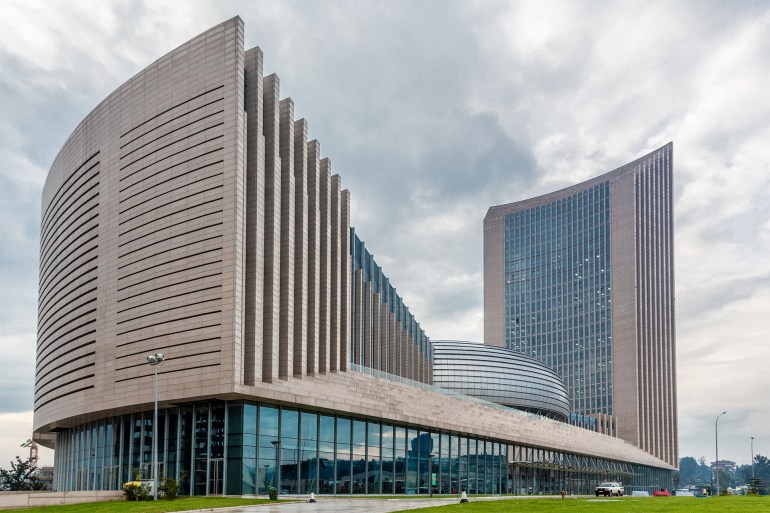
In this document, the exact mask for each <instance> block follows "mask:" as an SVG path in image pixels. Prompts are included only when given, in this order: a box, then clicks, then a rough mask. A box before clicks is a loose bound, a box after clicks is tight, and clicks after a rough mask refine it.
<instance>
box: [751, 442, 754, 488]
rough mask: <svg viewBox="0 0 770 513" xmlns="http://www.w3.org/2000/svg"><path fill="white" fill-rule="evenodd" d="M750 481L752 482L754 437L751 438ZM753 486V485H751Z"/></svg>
mask: <svg viewBox="0 0 770 513" xmlns="http://www.w3.org/2000/svg"><path fill="white" fill-rule="evenodd" d="M751 479H752V481H753V480H754V437H753V436H752V437H751ZM752 484H753V483H752Z"/></svg>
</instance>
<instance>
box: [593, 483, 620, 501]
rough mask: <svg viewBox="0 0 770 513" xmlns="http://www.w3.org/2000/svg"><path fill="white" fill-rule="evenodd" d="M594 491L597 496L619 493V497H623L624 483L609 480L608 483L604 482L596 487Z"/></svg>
mask: <svg viewBox="0 0 770 513" xmlns="http://www.w3.org/2000/svg"><path fill="white" fill-rule="evenodd" d="M594 493H595V494H596V496H597V497H598V496H600V495H604V496H605V497H608V496H610V495H617V496H618V497H622V496H623V485H622V484H620V483H616V482H614V481H607V482H606V483H602V484H600V485H599V486H597V487H596V488H594Z"/></svg>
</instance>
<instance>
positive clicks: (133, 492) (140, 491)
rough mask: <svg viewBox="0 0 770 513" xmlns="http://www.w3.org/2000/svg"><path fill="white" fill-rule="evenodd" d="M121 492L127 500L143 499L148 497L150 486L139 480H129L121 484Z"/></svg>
mask: <svg viewBox="0 0 770 513" xmlns="http://www.w3.org/2000/svg"><path fill="white" fill-rule="evenodd" d="M123 493H125V494H126V500H127V501H144V500H147V499H148V498H149V497H150V487H149V486H145V485H143V484H142V483H140V482H139V481H129V482H128V483H124V484H123Z"/></svg>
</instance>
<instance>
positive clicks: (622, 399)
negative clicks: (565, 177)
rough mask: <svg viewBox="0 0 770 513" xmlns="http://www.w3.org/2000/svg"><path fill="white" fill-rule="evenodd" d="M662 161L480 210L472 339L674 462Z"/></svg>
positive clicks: (667, 188)
mask: <svg viewBox="0 0 770 513" xmlns="http://www.w3.org/2000/svg"><path fill="white" fill-rule="evenodd" d="M672 155H673V146H672V144H671V143H669V144H667V145H665V146H663V147H662V148H660V149H658V150H655V151H654V152H652V153H650V154H649V155H646V156H644V157H642V158H640V159H638V160H636V161H634V162H631V163H629V164H626V165H625V166H622V167H620V168H618V169H616V170H614V171H611V172H609V173H606V174H604V175H601V176H598V177H596V178H593V179H590V180H588V181H586V182H583V183H581V184H577V185H574V186H572V187H568V188H566V189H563V190H560V191H556V192H553V193H550V194H546V195H543V196H539V197H536V198H531V199H526V200H523V201H517V202H514V203H509V204H507V205H500V206H495V207H492V208H490V209H489V212H488V213H487V215H486V217H485V219H484V339H485V343H487V344H492V345H496V346H501V347H507V348H510V349H514V350H518V351H521V352H523V353H525V354H528V355H530V356H533V357H535V358H537V359H539V360H540V361H541V362H543V363H545V364H547V365H548V366H550V367H551V368H553V369H554V370H556V371H557V372H558V373H559V374H560V375H561V377H562V378H563V379H564V381H565V383H566V384H567V386H568V388H569V390H570V393H571V396H572V410H573V414H574V417H575V418H577V419H582V421H581V422H582V423H585V421H586V420H589V421H590V422H591V423H593V426H594V427H595V429H596V430H598V431H601V432H604V433H607V434H612V435H615V436H618V437H620V438H623V439H625V440H627V441H629V442H632V443H634V444H636V445H638V446H639V447H640V448H642V449H644V450H645V451H647V452H649V453H651V454H653V455H655V456H657V457H659V458H661V459H663V460H665V461H667V462H669V463H670V464H672V465H676V462H677V458H678V448H677V410H676V352H675V338H676V337H675V329H674V326H675V323H674V244H673V201H672ZM579 423H580V422H579Z"/></svg>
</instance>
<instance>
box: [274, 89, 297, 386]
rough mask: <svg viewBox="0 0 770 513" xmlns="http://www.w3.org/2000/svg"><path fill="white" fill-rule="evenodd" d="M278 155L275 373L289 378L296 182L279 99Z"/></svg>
mask: <svg viewBox="0 0 770 513" xmlns="http://www.w3.org/2000/svg"><path fill="white" fill-rule="evenodd" d="M279 110H280V114H279V117H280V137H279V142H280V144H279V150H278V151H279V155H280V158H281V268H280V287H281V289H280V298H281V304H280V309H281V311H280V321H279V329H278V339H279V343H278V375H279V376H280V377H281V379H288V378H289V377H290V376H292V375H293V374H294V277H295V274H294V273H295V267H294V257H295V252H294V251H295V248H294V245H295V233H294V228H295V227H294V220H295V219H294V218H295V205H294V202H295V190H294V187H295V183H294V102H293V101H292V99H291V98H286V99H284V100H281V101H280V103H279Z"/></svg>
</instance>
